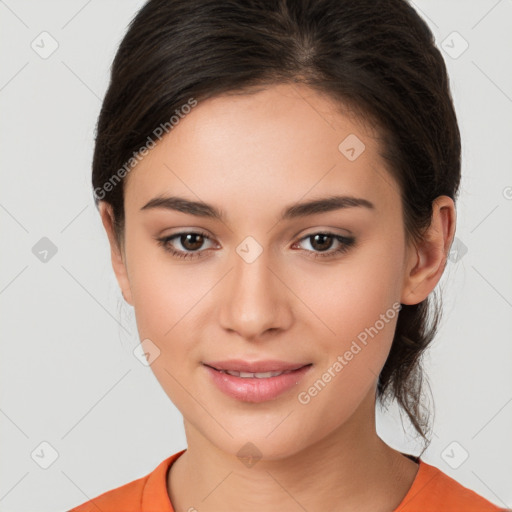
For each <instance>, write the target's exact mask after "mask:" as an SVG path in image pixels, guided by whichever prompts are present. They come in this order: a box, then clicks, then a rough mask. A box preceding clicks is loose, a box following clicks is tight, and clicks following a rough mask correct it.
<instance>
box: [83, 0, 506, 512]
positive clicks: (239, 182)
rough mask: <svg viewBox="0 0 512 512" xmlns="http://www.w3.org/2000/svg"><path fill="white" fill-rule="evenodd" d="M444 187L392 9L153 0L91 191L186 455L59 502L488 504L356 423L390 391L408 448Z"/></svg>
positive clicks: (99, 149)
mask: <svg viewBox="0 0 512 512" xmlns="http://www.w3.org/2000/svg"><path fill="white" fill-rule="evenodd" d="M459 181H460V136H459V129H458V126H457V120H456V116H455V112H454V108H453V104H452V100H451V95H450V91H449V83H448V77H447V73H446V68H445V65H444V62H443V59H442V57H441V55H440V53H439V51H438V50H437V49H436V47H435V46H434V42H433V37H432V34H431V32H430V30H429V29H428V27H427V26H426V25H425V23H424V22H423V21H422V20H421V19H420V17H419V16H418V15H417V14H416V12H415V11H414V10H413V9H412V8H411V7H410V6H409V5H408V4H407V3H406V2H405V1H403V0H390V1H387V2H385V4H383V3H381V2H378V1H376V0H362V1H359V2H351V1H348V0H314V1H312V0H309V1H308V0H293V1H292V0H288V1H281V0H274V1H270V0H269V1H262V0H259V1H258V0H249V1H247V0H244V1H242V0H232V1H226V2H218V1H214V0H196V1H184V0H181V1H178V0H172V1H170V0H150V1H149V2H148V3H147V4H146V5H145V6H144V7H143V8H142V9H141V11H140V12H139V13H138V15H137V16H136V18H135V19H134V20H133V22H132V24H131V26H130V28H129V30H128V32H127V34H126V36H125V38H124V39H123V41H122V43H121V45H120V48H119V50H118V52H117V55H116V58H115V60H114V64H113V67H112V77H111V83H110V86H109V89H108V91H107V94H106V97H105V100H104V103H103V107H102V111H101V114H100V118H99V122H98V131H97V139H96V147H95V153H94V162H93V187H94V193H95V200H96V204H97V205H98V208H99V212H100V215H101V219H102V222H103V225H104V227H105V230H106V233H107V235H108V238H109V242H110V247H111V255H112V264H113V268H114V272H115V274H116V277H117V280H118V283H119V286H120V288H121V290H122V292H123V296H124V298H125V300H126V301H127V302H128V303H129V304H130V305H132V306H133V307H134V311H135V315H136V320H137V327H138V331H139V335H140V339H141V340H142V342H141V346H142V351H143V353H144V355H145V357H146V359H147V362H148V364H150V365H151V368H152V370H153V372H154V374H155V376H156V377H157V379H158V380H159V382H160V384H161V386H162V388H163V389H164V390H165V392H166V393H167V394H168V396H169V398H170V399H171V400H172V401H173V403H174V404H175V405H176V407H177V408H178V409H179V410H180V412H181V413H182V414H183V418H184V425H185V432H186V436H187V449H186V450H182V451H180V452H178V453H176V454H174V455H172V456H171V457H168V458H167V459H166V460H164V461H163V462H162V463H161V464H160V465H159V466H158V467H157V468H155V470H154V471H152V472H151V473H150V474H149V475H147V476H146V477H144V478H141V479H138V480H135V481H133V482H130V483H128V484H126V485H124V486H122V487H120V488H117V489H114V490H111V491H108V492H106V493H104V494H103V495H101V496H99V497H97V498H96V499H94V500H91V501H89V502H87V503H84V504H82V505H81V506H78V507H76V508H75V509H73V511H74V512H85V511H89V510H91V511H92V510H98V509H99V510H102V511H105V512H106V511H118V510H123V511H125V512H127V511H134V512H135V511H142V510H144V511H159V512H171V511H176V512H178V511H179V512H181V511H194V510H198V511H215V512H217V511H223V510H235V511H247V512H251V511H253V510H254V511H256V510H258V511H261V510H266V511H268V510H283V509H284V510H308V511H316V510H358V511H372V512H390V511H402V510H404V511H406V512H411V511H427V510H429V511H430V510H436V511H437V510H443V511H447V512H449V511H460V510H464V511H494V510H499V508H498V507H497V506H495V505H493V504H492V503H491V502H489V501H487V500H486V499H484V498H483V497H481V496H478V495H477V494H476V493H475V492H473V491H471V490H469V489H467V488H465V487H463V486H462V485H460V484H459V483H457V482H456V481H455V480H453V479H451V478H450V477H448V476H447V475H445V474H444V473H442V472H441V471H440V470H439V469H437V468H435V467H434V466H430V465H428V464H427V463H425V462H424V461H423V460H421V457H414V456H413V455H410V454H403V453H401V452H399V451H397V450H395V449H393V448H391V447H390V446H388V445H387V444H386V443H384V441H382V439H380V437H379V436H378V435H377V433H376V430H375V404H376V401H377V400H378V401H380V402H382V403H384V402H385V401H386V400H391V399H396V400H397V402H398V403H399V405H400V406H401V407H402V408H403V410H404V411H405V412H406V414H407V416H408V418H409V419H410V421H411V423H412V425H413V426H414V428H415V429H416V430H417V432H418V434H419V435H421V436H422V437H423V438H424V440H425V443H428V437H427V432H428V425H429V423H428V417H426V416H425V415H424V414H422V412H421V411H422V409H421V390H422V387H421V384H422V375H421V366H420V357H421V355H422V354H423V352H424V350H425V349H426V348H427V347H428V345H429V344H430V342H431V341H432V339H433V338H434V335H435V332H436V318H437V316H438V315H439V311H438V310H437V309H436V307H435V304H432V302H431V300H430V298H431V297H432V295H431V294H432V291H433V290H434V288H435V286H436V284H437V283H438V282H439V279H440V278H441V276H442V274H443V270H444V268H445V264H446V258H447V254H448V252H449V249H450V245H451V243H452V240H453V237H454V232H455V204H454V201H455V199H456V196H457V192H458V186H459ZM430 319H433V320H432V321H429V320H430Z"/></svg>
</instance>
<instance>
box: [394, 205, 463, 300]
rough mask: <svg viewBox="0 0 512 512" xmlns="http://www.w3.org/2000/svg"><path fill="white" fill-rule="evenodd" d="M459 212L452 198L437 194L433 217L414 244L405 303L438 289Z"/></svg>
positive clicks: (404, 296)
mask: <svg viewBox="0 0 512 512" xmlns="http://www.w3.org/2000/svg"><path fill="white" fill-rule="evenodd" d="M455 222H456V213H455V205H454V202H453V200H452V199H451V198H450V197H448V196H439V197H437V198H436V199H435V200H434V202H433V204H432V219H431V223H430V226H429V227H428V228H427V230H426V231H425V233H424V236H423V239H422V240H420V241H418V242H416V243H415V244H414V245H413V244H411V246H410V248H409V253H410V256H409V261H408V264H407V269H406V275H405V279H404V285H403V288H402V297H401V300H400V302H401V303H402V304H409V305H411V304H418V303H420V302H421V301H423V300H425V299H426V298H427V296H428V295H429V294H430V292H432V290H433V289H434V288H435V286H436V285H437V283H438V282H439V280H440V279H441V276H442V275H443V271H444V268H445V266H446V260H447V256H448V252H449V250H450V246H451V244H452V241H453V237H454V234H455Z"/></svg>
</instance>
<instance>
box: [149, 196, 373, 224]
mask: <svg viewBox="0 0 512 512" xmlns="http://www.w3.org/2000/svg"><path fill="white" fill-rule="evenodd" d="M356 207H363V208H368V209H370V210H375V205H374V204H373V203H372V202H371V201H368V200H367V199H363V198H360V197H353V196H329V197H325V198H320V199H313V200H311V201H307V202H302V203H294V204H291V205H289V206H287V207H286V208H284V210H283V211H282V212H281V220H290V219H295V218H298V217H306V216H308V215H315V214H318V213H325V212H330V211H334V210H340V209H344V208H356ZM156 208H163V209H166V210H174V211H177V212H182V213H187V214H189V215H195V216H197V217H204V218H211V219H216V220H220V221H224V220H225V218H224V213H223V212H222V211H221V210H219V209H217V208H216V207H215V206H213V205H210V204H208V203H204V202H201V201H191V200H189V199H185V198H184V197H178V196H165V197H164V196H158V197H155V198H153V199H151V200H150V201H149V202H147V203H146V204H145V205H144V206H143V207H142V208H141V210H151V209H156Z"/></svg>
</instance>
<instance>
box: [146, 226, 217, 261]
mask: <svg viewBox="0 0 512 512" xmlns="http://www.w3.org/2000/svg"><path fill="white" fill-rule="evenodd" d="M156 240H157V242H158V244H159V245H161V246H162V247H163V248H164V250H165V251H167V252H169V253H171V254H172V255H173V256H176V257H177V258H187V259H191V258H202V257H204V256H205V255H206V252H207V249H211V248H212V247H213V246H214V245H215V244H213V243H212V240H211V239H210V237H209V236H208V234H206V233H201V232H198V233H196V232H194V231H183V232H182V233H176V234H175V235H171V236H165V237H163V238H157V239H156ZM208 242H210V244H211V245H210V246H208ZM205 245H206V247H204V246H205Z"/></svg>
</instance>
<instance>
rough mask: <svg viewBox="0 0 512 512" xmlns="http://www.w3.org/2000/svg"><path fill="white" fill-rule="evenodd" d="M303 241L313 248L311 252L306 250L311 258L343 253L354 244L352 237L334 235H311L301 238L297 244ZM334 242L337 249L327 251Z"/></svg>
mask: <svg viewBox="0 0 512 512" xmlns="http://www.w3.org/2000/svg"><path fill="white" fill-rule="evenodd" d="M304 240H308V241H309V245H310V246H311V247H312V248H313V251H310V250H307V252H312V257H313V258H327V257H330V256H334V255H336V254H341V253H344V252H346V251H348V250H349V249H350V247H352V246H353V245H354V243H355V238H353V237H346V236H342V235H336V234H334V233H312V234H310V235H307V236H305V237H303V238H302V239H301V240H300V241H299V242H298V243H297V244H299V243H300V242H303V241H304ZM334 242H337V243H338V247H337V248H336V249H334V250H331V251H329V249H330V248H331V247H332V245H333V243H334ZM297 244H294V245H297Z"/></svg>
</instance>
